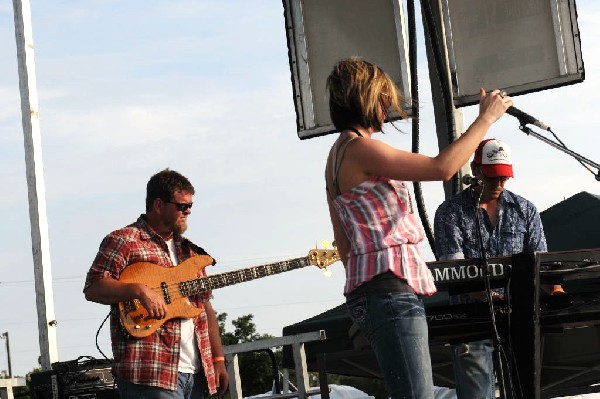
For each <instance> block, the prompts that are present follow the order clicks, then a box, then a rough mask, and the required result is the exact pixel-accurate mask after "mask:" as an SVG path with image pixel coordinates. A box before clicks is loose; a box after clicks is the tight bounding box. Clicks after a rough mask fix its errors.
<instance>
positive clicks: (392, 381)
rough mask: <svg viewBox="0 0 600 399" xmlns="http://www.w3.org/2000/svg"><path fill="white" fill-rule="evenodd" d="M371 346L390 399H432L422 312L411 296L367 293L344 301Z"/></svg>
mask: <svg viewBox="0 0 600 399" xmlns="http://www.w3.org/2000/svg"><path fill="white" fill-rule="evenodd" d="M346 305H347V307H348V312H349V313H350V317H351V319H352V321H354V323H355V324H356V325H357V326H358V327H359V329H360V331H361V332H362V333H363V334H365V336H366V337H367V338H368V340H369V342H370V343H371V347H372V348H373V351H374V352H375V356H376V357H377V361H378V363H379V367H380V369H381V372H382V375H383V379H384V381H385V384H386V387H387V390H388V393H389V395H390V397H391V398H392V399H400V398H406V399H409V398H410V399H432V398H433V377H432V373H431V359H430V356H429V337H428V330H427V321H426V319H425V309H424V307H423V302H422V301H421V299H420V298H419V297H417V296H416V295H415V294H412V293H376V292H372V293H367V294H364V295H361V296H357V297H354V298H351V299H349V300H348V301H347V302H346Z"/></svg>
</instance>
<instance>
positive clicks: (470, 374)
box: [452, 339, 496, 399]
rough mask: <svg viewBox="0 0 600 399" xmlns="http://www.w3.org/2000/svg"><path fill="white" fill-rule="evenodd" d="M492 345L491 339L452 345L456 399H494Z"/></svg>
mask: <svg viewBox="0 0 600 399" xmlns="http://www.w3.org/2000/svg"><path fill="white" fill-rule="evenodd" d="M493 352H494V346H493V344H492V340H491V339H484V340H481V341H475V342H468V343H466V344H458V345H452V364H453V366H454V377H455V378H456V396H457V397H458V399H494V398H495V397H496V388H495V386H494V359H493Z"/></svg>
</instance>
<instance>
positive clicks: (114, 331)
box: [84, 215, 216, 394]
mask: <svg viewBox="0 0 600 399" xmlns="http://www.w3.org/2000/svg"><path fill="white" fill-rule="evenodd" d="M173 240H174V242H175V248H176V250H177V258H178V259H179V260H180V261H184V260H185V259H187V258H190V257H191V256H194V255H197V254H200V253H201V252H202V251H203V250H202V249H201V248H199V247H197V246H196V245H194V244H193V243H192V242H191V241H189V240H188V239H186V238H183V237H181V236H178V235H175V236H174V237H173ZM136 262H150V263H154V264H157V265H160V266H163V267H173V263H172V261H171V258H170V256H169V250H168V248H167V244H166V243H165V242H164V240H163V239H162V238H161V237H160V236H159V235H158V234H156V233H155V232H154V231H152V229H150V227H149V226H148V224H147V223H146V220H145V216H144V215H142V216H140V217H139V218H138V220H137V221H136V222H135V223H133V224H131V225H129V226H127V227H124V228H122V229H120V230H117V231H114V232H112V233H110V234H109V235H107V236H106V237H105V238H104V240H103V241H102V243H101V244H100V249H99V251H98V254H97V255H96V259H94V263H93V264H92V267H91V268H90V270H89V272H88V274H87V278H86V282H85V288H87V287H89V286H90V285H91V284H92V283H93V282H94V281H96V280H99V279H102V278H107V277H112V278H114V279H117V280H118V279H119V276H120V274H121V272H122V271H123V269H125V268H126V267H127V266H128V265H130V264H133V263H136ZM205 275H206V272H205V271H204V269H202V270H201V272H200V273H199V276H198V277H202V276H205ZM85 288H84V290H85ZM210 297H211V292H206V293H203V294H201V295H197V296H196V297H191V298H190V300H191V302H192V303H194V304H195V305H196V306H198V307H199V308H201V309H203V308H204V304H203V302H206V301H208V300H209V299H210ZM111 308H112V312H111V319H110V333H111V340H112V350H113V357H114V361H113V373H114V374H115V375H116V376H117V377H119V378H122V379H123V380H126V381H130V382H132V383H134V384H141V385H151V386H156V387H160V388H164V389H169V390H176V389H177V364H178V362H179V353H180V346H179V343H180V341H181V323H180V319H171V320H168V321H166V322H165V323H164V324H163V325H162V326H161V327H160V328H159V329H158V330H157V331H156V332H155V333H154V334H152V335H150V336H148V337H145V338H134V337H132V336H130V335H129V334H128V333H127V332H126V331H125V330H124V329H123V328H122V326H121V323H120V320H119V309H118V305H111ZM195 330H196V338H197V340H198V343H199V345H198V346H199V349H200V357H201V359H202V367H203V369H204V373H205V375H206V379H207V380H208V387H209V392H210V393H211V394H214V393H215V392H216V381H215V373H214V368H213V364H212V353H211V348H210V340H209V336H208V322H207V317H206V313H205V312H202V314H201V315H200V316H199V317H197V318H196V320H195Z"/></svg>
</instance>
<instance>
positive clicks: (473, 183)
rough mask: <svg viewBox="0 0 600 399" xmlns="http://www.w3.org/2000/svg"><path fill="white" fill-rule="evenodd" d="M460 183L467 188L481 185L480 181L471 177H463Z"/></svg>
mask: <svg viewBox="0 0 600 399" xmlns="http://www.w3.org/2000/svg"><path fill="white" fill-rule="evenodd" d="M462 183H463V184H465V185H467V186H479V185H480V184H481V179H478V178H476V177H473V176H471V175H464V176H463V177H462Z"/></svg>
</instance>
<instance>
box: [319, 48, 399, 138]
mask: <svg viewBox="0 0 600 399" xmlns="http://www.w3.org/2000/svg"><path fill="white" fill-rule="evenodd" d="M327 91H328V92H329V114H330V116H331V121H332V122H333V124H334V126H335V127H336V129H337V130H338V131H340V132H341V131H343V130H345V129H347V128H349V127H351V126H355V125H360V126H362V127H364V128H370V127H372V128H375V129H376V130H378V131H380V130H381V129H382V127H383V123H384V122H385V119H387V117H388V110H389V109H390V108H393V109H395V110H396V111H397V112H398V114H399V115H400V116H401V117H402V118H403V119H406V118H408V115H407V114H406V112H405V111H404V110H403V109H402V107H401V106H400V102H402V103H406V102H407V101H406V100H405V99H404V98H401V96H400V95H399V94H398V91H397V89H396V85H395V84H394V82H393V81H392V79H391V78H390V77H389V75H388V74H387V73H385V72H384V71H383V70H382V69H381V68H379V67H378V66H377V65H373V64H371V63H370V62H367V61H365V60H363V59H362V58H359V57H351V58H348V59H345V60H342V61H339V62H338V63H337V64H336V65H335V66H334V67H333V71H331V74H330V75H329V77H328V78H327ZM382 111H383V116H384V118H381V112H382Z"/></svg>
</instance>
